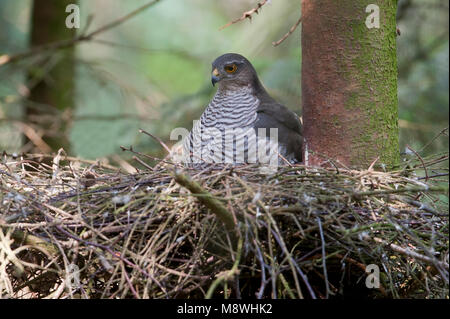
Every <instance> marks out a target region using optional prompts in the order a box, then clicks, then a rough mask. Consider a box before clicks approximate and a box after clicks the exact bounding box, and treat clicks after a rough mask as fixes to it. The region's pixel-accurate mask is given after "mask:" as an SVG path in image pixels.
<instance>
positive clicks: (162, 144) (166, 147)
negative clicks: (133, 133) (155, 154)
mask: <svg viewBox="0 0 450 319" xmlns="http://www.w3.org/2000/svg"><path fill="white" fill-rule="evenodd" d="M139 133H144V134H146V135H148V136H150V137H152V138H154V139H155V140H156V141H158V142H159V144H161V146H162V147H164V149H165V150H166V151H167V153H169V154H170V148H169V147H168V146H167V145H166V143H164V142H163V140H162V139H160V138H159V137H158V136H155V135H153V134H150V133H149V132H147V131H144V130H143V129H139Z"/></svg>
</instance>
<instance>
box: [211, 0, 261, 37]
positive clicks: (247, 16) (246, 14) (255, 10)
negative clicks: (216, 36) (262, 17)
mask: <svg viewBox="0 0 450 319" xmlns="http://www.w3.org/2000/svg"><path fill="white" fill-rule="evenodd" d="M267 2H269V0H262V1H260V2H258V4H257V5H256V7H255V8H253V9H251V10H248V11H245V12H244V13H242V16H241V17H240V18H237V19H236V20H233V21H230V22H228V23H227V24H225V25H224V26H222V27H220V28H219V30H223V29H225V28H228V27H229V26H230V25H232V24H235V23H238V22H240V21H242V20H245V19H249V20H250V21H251V20H252V15H253V14H255V13H256V14H258V13H259V12H258V11H259V9H261V8H262V6H263V5H265V4H266V3H267Z"/></svg>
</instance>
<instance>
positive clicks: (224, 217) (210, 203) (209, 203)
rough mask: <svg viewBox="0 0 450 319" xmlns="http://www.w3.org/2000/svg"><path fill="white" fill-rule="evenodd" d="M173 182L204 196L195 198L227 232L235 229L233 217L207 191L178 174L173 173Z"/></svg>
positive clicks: (187, 177) (188, 178)
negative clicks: (216, 218) (215, 217)
mask: <svg viewBox="0 0 450 319" xmlns="http://www.w3.org/2000/svg"><path fill="white" fill-rule="evenodd" d="M174 178H175V181H176V182H177V183H178V184H180V185H181V186H183V187H185V188H187V189H188V190H189V191H190V192H191V193H192V194H198V195H205V196H199V197H197V198H198V200H199V201H200V202H201V203H202V204H203V205H205V206H206V207H208V208H209V209H210V210H211V211H212V212H213V213H214V214H215V215H216V216H217V217H218V218H219V219H220V220H221V221H222V222H223V223H224V224H225V226H226V227H227V229H228V230H232V229H234V228H235V224H234V219H233V215H232V214H231V213H230V212H229V211H228V210H227V209H226V208H225V206H224V205H223V204H222V203H221V202H219V201H218V200H217V199H215V198H214V197H213V196H212V195H211V194H210V193H209V192H208V191H206V190H205V189H203V188H202V187H201V186H200V185H199V184H198V183H197V182H195V181H193V180H192V179H191V178H190V177H189V176H187V175H184V174H182V173H180V172H177V171H176V172H175V173H174Z"/></svg>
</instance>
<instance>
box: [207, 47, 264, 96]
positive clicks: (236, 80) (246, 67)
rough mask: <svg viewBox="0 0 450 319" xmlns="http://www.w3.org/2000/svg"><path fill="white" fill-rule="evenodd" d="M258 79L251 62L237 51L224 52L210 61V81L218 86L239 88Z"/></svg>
mask: <svg viewBox="0 0 450 319" xmlns="http://www.w3.org/2000/svg"><path fill="white" fill-rule="evenodd" d="M256 81H258V77H257V75H256V71H255V69H254V68H253V66H252V64H251V63H250V62H249V61H248V60H247V59H246V58H244V57H243V56H242V55H240V54H237V53H226V54H224V55H221V56H220V57H218V58H217V59H216V60H215V61H214V62H213V63H212V74H211V82H212V84H213V85H215V84H216V83H219V88H224V89H227V88H239V87H243V86H249V85H252V84H254V83H255V82H256Z"/></svg>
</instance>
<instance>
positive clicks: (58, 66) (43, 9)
mask: <svg viewBox="0 0 450 319" xmlns="http://www.w3.org/2000/svg"><path fill="white" fill-rule="evenodd" d="M71 3H76V1H74V0H50V1H49V0H34V5H33V11H32V23H31V43H30V46H31V47H35V46H39V45H43V44H46V43H50V42H55V41H61V40H64V39H70V38H73V37H74V36H75V29H69V28H67V27H66V23H65V22H66V17H67V16H68V15H69V13H66V6H67V5H69V4H71ZM29 83H31V85H32V87H31V92H30V96H29V101H30V102H31V103H27V106H26V117H27V118H26V119H25V122H28V123H33V124H34V126H35V127H38V128H39V131H41V132H42V133H43V137H42V139H43V140H44V142H45V143H46V144H47V145H48V146H50V148H51V149H53V150H54V151H56V150H58V149H59V148H60V147H63V148H64V149H65V150H66V152H67V151H68V148H69V142H68V138H67V134H66V130H67V127H68V125H67V123H66V122H65V118H66V117H63V116H62V115H63V112H64V111H66V110H68V109H70V108H73V107H74V84H75V83H74V48H73V47H71V48H67V49H64V50H61V51H56V52H51V53H50V54H49V55H48V56H46V57H45V58H44V59H42V60H40V62H39V64H37V65H36V66H35V67H33V68H32V69H31V70H30V72H29ZM43 115H44V116H43ZM36 146H39V145H36ZM40 151H42V149H41V150H40Z"/></svg>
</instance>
